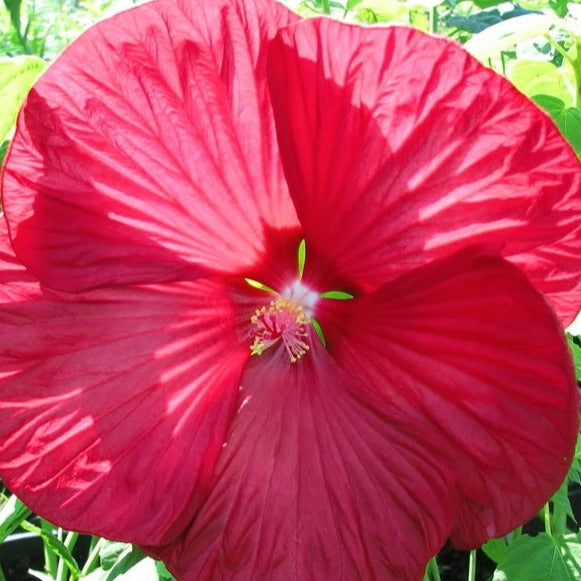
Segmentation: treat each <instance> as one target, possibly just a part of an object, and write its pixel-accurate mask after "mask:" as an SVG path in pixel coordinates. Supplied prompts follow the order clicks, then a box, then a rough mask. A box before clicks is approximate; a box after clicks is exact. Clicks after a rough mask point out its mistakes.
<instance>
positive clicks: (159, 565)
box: [155, 561, 173, 581]
mask: <svg viewBox="0 0 581 581" xmlns="http://www.w3.org/2000/svg"><path fill="white" fill-rule="evenodd" d="M155 568H156V570H157V575H158V577H159V578H160V579H161V580H162V581H170V580H171V579H173V577H172V575H171V573H170V572H169V571H168V570H167V567H166V566H165V565H164V564H163V562H162V561H155Z"/></svg>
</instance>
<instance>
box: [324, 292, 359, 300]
mask: <svg viewBox="0 0 581 581" xmlns="http://www.w3.org/2000/svg"><path fill="white" fill-rule="evenodd" d="M321 297H322V298H324V299H335V300H338V301H346V300H349V299H352V298H353V295H351V294H349V293H345V292H343V291H327V292H325V293H321Z"/></svg>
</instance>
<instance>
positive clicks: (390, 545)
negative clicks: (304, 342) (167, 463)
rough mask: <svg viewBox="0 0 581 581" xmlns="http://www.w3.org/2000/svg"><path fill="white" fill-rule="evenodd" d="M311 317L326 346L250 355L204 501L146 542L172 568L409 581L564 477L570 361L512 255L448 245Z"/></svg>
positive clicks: (523, 515) (571, 435)
mask: <svg viewBox="0 0 581 581" xmlns="http://www.w3.org/2000/svg"><path fill="white" fill-rule="evenodd" d="M318 316H319V317H320V320H321V323H322V325H323V327H324V328H325V332H326V335H327V340H328V352H326V351H325V349H324V348H323V347H322V346H321V344H320V343H319V342H318V341H317V339H314V342H313V349H312V350H311V351H310V352H309V354H308V355H307V356H305V358H303V359H301V360H300V361H299V362H298V363H297V364H296V365H288V363H287V364H286V365H283V363H284V362H283V361H282V360H281V359H280V358H281V357H283V356H284V355H283V354H281V353H280V352H279V353H277V352H274V353H265V354H264V355H263V356H262V357H261V358H260V359H258V360H252V361H251V362H250V364H249V366H248V367H247V369H246V372H245V373H244V375H243V378H242V396H243V399H242V401H241V405H240V408H239V410H238V413H237V414H236V416H235V418H234V420H233V423H232V426H231V429H230V432H229V434H228V437H227V439H226V444H225V447H224V450H223V453H222V455H221V456H220V459H219V461H218V464H217V467H216V472H215V475H214V479H213V481H212V484H211V487H210V493H209V496H208V498H207V500H206V501H205V503H204V505H203V506H202V508H201V509H200V511H199V512H198V513H197V514H196V516H195V519H194V520H193V522H192V524H191V528H189V529H188V530H187V531H186V532H185V534H184V535H183V537H182V538H181V539H179V541H177V542H175V543H173V544H172V545H171V546H166V547H150V548H149V550H150V551H151V552H152V553H153V554H154V555H156V556H158V557H161V558H163V559H164V560H165V561H166V562H167V563H168V564H169V566H170V569H171V570H172V571H174V573H175V574H176V575H177V576H178V577H179V578H184V579H217V578H219V579H234V578H236V579H253V580H256V579H265V580H266V579H268V580H288V579H294V580H302V579H337V580H351V579H398V580H402V581H405V580H410V581H411V580H417V579H419V578H420V577H421V574H422V571H423V567H424V564H425V562H426V560H427V559H428V558H429V557H430V556H431V555H432V554H433V553H435V552H436V551H437V550H438V549H439V548H440V546H441V545H442V544H443V543H444V542H445V541H446V540H447V539H448V537H449V536H450V535H452V540H453V542H454V543H456V545H458V546H461V547H474V546H477V545H479V544H480V543H481V542H482V541H484V540H485V539H487V538H489V537H490V536H496V535H501V534H504V533H507V532H508V531H509V530H512V528H514V527H515V526H517V525H519V524H522V523H523V522H524V521H525V520H527V519H528V518H530V516H531V515H533V514H534V513H535V511H536V510H538V509H539V508H540V506H541V505H542V503H544V502H545V500H546V498H547V497H548V496H549V495H550V494H551V493H552V492H554V490H555V489H556V488H557V487H558V485H559V484H560V482H561V480H562V478H563V477H564V475H565V473H566V470H567V466H568V463H569V461H570V459H571V455H572V452H573V447H574V442H575V435H576V426H577V423H576V414H577V408H576V403H577V388H576V385H575V382H574V380H573V375H572V373H571V361H570V359H569V354H568V351H567V347H566V345H565V342H564V340H563V338H562V333H561V331H560V327H559V324H558V322H557V321H556V319H555V317H554V315H553V313H552V312H551V310H550V308H549V307H548V306H547V304H546V303H545V301H544V300H543V298H542V297H541V296H540V295H539V294H538V292H537V291H536V290H535V289H534V288H533V287H532V286H531V284H530V283H529V282H528V280H527V279H526V277H525V276H524V275H523V274H522V273H521V272H520V271H518V269H517V268H516V267H515V266H513V265H511V264H509V263H508V262H506V261H505V260H503V259H500V258H496V257H488V256H474V254H473V253H470V254H468V253H467V254H463V255H459V256H458V255H457V256H454V257H452V258H449V259H446V260H441V261H437V262H436V263H433V264H431V265H429V266H427V267H423V268H421V269H420V270H418V271H416V272H414V273H412V274H411V275H407V276H404V277H402V278H400V279H399V280H397V281H396V282H394V283H393V284H391V285H386V286H385V287H382V288H380V289H378V290H377V291H376V292H375V293H372V294H371V295H369V296H366V297H364V298H360V299H356V300H353V301H325V303H324V304H323V307H322V308H320V309H318ZM507 321H508V322H510V324H509V325H507V324H506V323H507ZM531 458H534V459H535V461H534V462H531V461H530V459H531Z"/></svg>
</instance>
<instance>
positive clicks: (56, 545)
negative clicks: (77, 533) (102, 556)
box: [20, 521, 82, 577]
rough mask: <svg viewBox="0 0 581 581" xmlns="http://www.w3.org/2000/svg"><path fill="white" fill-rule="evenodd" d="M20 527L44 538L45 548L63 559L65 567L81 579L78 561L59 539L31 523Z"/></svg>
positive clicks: (25, 523)
mask: <svg viewBox="0 0 581 581" xmlns="http://www.w3.org/2000/svg"><path fill="white" fill-rule="evenodd" d="M20 526H21V527H22V528H23V529H24V530H25V531H28V532H30V533H34V534H36V535H38V536H39V537H41V538H42V542H43V543H44V546H45V547H47V548H48V549H49V550H50V551H51V552H52V553H54V554H55V555H56V556H57V557H59V558H60V559H62V560H63V561H64V563H65V565H66V566H67V567H68V569H69V571H70V572H71V573H72V574H73V575H74V576H75V577H80V576H81V575H82V573H81V569H80V568H79V565H78V564H77V561H76V560H75V558H74V557H73V555H72V554H71V551H70V550H69V549H68V548H67V547H66V545H65V544H64V543H63V542H62V541H60V540H59V539H57V538H56V537H55V536H53V535H52V534H50V533H48V532H46V531H44V530H42V529H41V528H39V527H37V526H34V525H32V524H30V523H29V522H26V521H23V522H21V523H20Z"/></svg>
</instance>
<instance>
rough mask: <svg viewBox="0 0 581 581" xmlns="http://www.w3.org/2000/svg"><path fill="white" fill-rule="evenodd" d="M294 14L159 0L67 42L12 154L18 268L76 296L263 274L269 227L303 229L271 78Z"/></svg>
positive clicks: (215, 1) (7, 176)
mask: <svg viewBox="0 0 581 581" xmlns="http://www.w3.org/2000/svg"><path fill="white" fill-rule="evenodd" d="M296 19H297V17H296V15H294V14H292V13H291V12H290V11H288V10H287V9H286V8H285V7H283V6H282V5H280V4H277V3H274V2H269V1H267V0H255V1H252V2H244V1H242V0H204V1H203V2H202V1H193V2H187V1H183V2H181V1H178V2H172V1H170V0H160V1H158V2H152V3H148V4H146V5H143V6H140V7H138V8H135V9H133V10H130V11H127V12H124V13H122V14H119V15H117V16H115V17H114V18H112V19H110V20H106V21H103V22H101V23H99V24H97V25H96V26H95V27H93V28H91V29H90V30H89V31H88V32H86V33H85V34H84V35H82V37H81V38H80V39H79V40H77V41H76V42H74V43H73V44H72V45H71V46H70V47H69V48H68V49H67V50H66V51H65V52H64V54H63V55H62V56H61V57H60V58H59V59H57V61H56V62H55V63H54V64H53V65H52V66H51V67H50V68H49V69H48V70H47V72H46V73H45V74H44V75H43V76H42V78H41V79H40V81H39V82H38V83H37V84H36V85H35V87H34V89H33V91H32V92H31V94H30V96H29V97H28V100H27V102H26V104H25V106H24V109H23V111H22V113H21V114H20V117H19V122H18V128H17V132H16V136H15V138H14V142H13V144H12V147H11V149H10V152H9V154H8V158H7V161H6V166H5V170H4V178H3V183H2V190H3V204H4V208H5V211H6V214H7V218H8V221H9V227H10V232H11V237H12V240H13V243H14V248H15V250H16V253H17V255H18V257H19V258H20V259H21V260H22V262H23V263H24V264H26V266H27V267H28V268H29V269H30V270H31V271H33V272H35V274H36V275H37V276H38V277H39V278H40V280H41V281H42V282H43V283H44V284H46V285H49V286H51V287H53V288H58V289H60V290H67V291H79V290H84V289H90V288H95V287H98V286H102V285H106V284H130V283H150V282H153V283H158V282H162V281H165V280H185V279H188V278H190V279H191V278H192V277H199V276H206V275H208V274H212V273H215V272H225V273H233V272H237V271H238V270H240V269H242V268H247V267H248V266H249V265H254V264H255V263H256V262H257V260H258V258H259V257H260V256H261V255H262V253H263V251H264V237H265V234H264V228H265V227H268V228H274V229H284V228H289V227H296V226H297V219H296V214H295V211H294V208H293V206H292V202H291V200H290V198H289V196H288V191H287V187H286V183H285V180H284V177H283V172H282V168H281V165H280V158H279V153H278V146H277V141H276V135H275V128H274V120H273V117H272V112H271V106H270V100H269V96H268V90H267V86H266V71H265V68H266V52H265V45H266V43H267V42H268V40H269V39H270V38H272V37H273V36H274V35H275V33H276V31H277V30H278V28H279V27H281V26H284V25H286V24H288V23H289V22H292V21H294V20H296ZM89 63H90V64H89Z"/></svg>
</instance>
